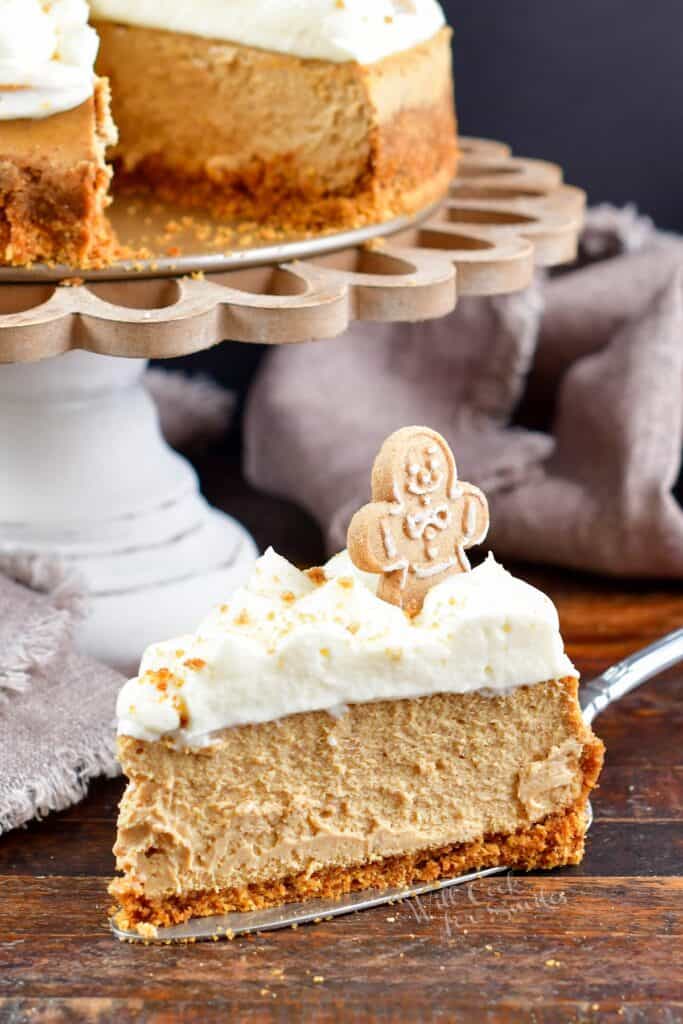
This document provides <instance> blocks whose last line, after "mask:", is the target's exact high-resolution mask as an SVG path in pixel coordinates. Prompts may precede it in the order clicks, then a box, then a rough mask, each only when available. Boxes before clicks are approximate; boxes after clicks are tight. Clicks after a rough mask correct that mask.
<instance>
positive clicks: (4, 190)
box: [0, 78, 116, 267]
mask: <svg viewBox="0 0 683 1024" xmlns="http://www.w3.org/2000/svg"><path fill="white" fill-rule="evenodd" d="M1 91H2V89H1V87H0V93H1ZM115 139H116V133H115V130H114V125H113V122H112V120H111V116H110V113H109V89H108V86H107V83H106V81H105V80H103V79H101V78H100V79H97V81H96V82H95V84H94V89H93V94H92V96H90V97H89V98H88V99H86V100H85V101H84V102H83V103H80V104H79V105H78V106H76V107H74V108H72V109H70V110H66V111H61V112H58V113H55V114H52V115H50V116H48V117H40V118H30V117H24V118H16V119H10V120H0V264H2V263H4V264H10V265H17V266H25V265H27V264H31V263H33V262H36V261H41V262H52V263H64V264H68V265H69V266H75V267H85V266H89V265H97V264H99V263H106V262H107V260H108V257H109V253H110V250H111V247H112V242H113V236H112V231H111V227H110V225H109V223H108V220H107V217H106V213H105V211H106V208H107V206H108V205H109V202H110V199H109V183H110V180H111V169H110V168H109V167H108V166H107V164H106V162H105V149H106V147H107V146H108V145H110V144H111V143H113V142H114V141H115Z"/></svg>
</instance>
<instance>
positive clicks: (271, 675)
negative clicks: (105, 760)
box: [117, 549, 577, 745]
mask: <svg viewBox="0 0 683 1024" xmlns="http://www.w3.org/2000/svg"><path fill="white" fill-rule="evenodd" d="M376 587H377V577H374V576H370V575H368V574H367V573H360V572H359V571H358V570H357V569H356V568H355V566H354V565H353V563H352V562H351V560H350V558H349V556H348V554H347V553H346V552H342V554H340V555H337V556H336V557H335V558H333V559H332V560H331V561H330V562H328V564H327V565H326V566H325V568H324V570H322V571H321V570H317V571H316V570H314V571H313V572H312V573H309V574H307V573H302V572H300V571H299V570H298V569H296V568H295V567H294V566H293V565H291V564H290V563H289V562H288V561H286V559H284V558H281V557H280V556H279V555H277V554H276V553H275V552H274V551H273V550H272V549H270V550H268V551H267V552H266V554H265V555H263V557H262V558H260V559H259V560H258V562H257V563H256V566H255V568H254V572H253V575H252V577H251V579H250V581H249V583H248V584H247V586H246V587H243V588H241V589H240V590H238V591H236V592H235V594H233V596H232V598H231V600H230V602H229V603H228V604H224V605H221V606H219V607H218V608H216V609H214V610H213V611H212V612H211V614H210V615H209V616H208V618H207V619H206V620H205V621H204V622H203V623H202V625H201V626H200V627H199V629H198V630H197V632H196V633H194V634H191V635H188V636H182V637H179V638H177V639H175V640H170V641H168V642H166V643H161V644H155V645H154V646H152V647H150V648H149V649H148V650H147V652H146V653H145V655H144V657H143V659H142V664H141V667H140V674H139V676H137V677H136V678H135V679H132V680H130V681H129V682H128V683H126V685H125V686H124V687H123V688H122V690H121V692H120V694H119V697H118V702H117V715H118V719H119V733H120V734H122V735H125V736H133V737H135V738H137V739H144V740H156V739H159V738H160V737H162V736H172V737H174V738H175V739H177V740H178V742H180V743H182V744H188V745H201V744H202V743H206V742H210V739H211V735H212V734H213V733H215V732H217V731H218V730H221V729H224V728H227V727H230V726H236V725H244V724H248V723H257V722H265V721H272V720H275V719H279V718H283V717H285V716H287V715H292V714H295V713H298V712H304V711H316V710H327V711H330V712H332V713H333V714H339V713H343V711H344V707H345V705H348V704H353V703H363V702H367V701H375V700H393V699H400V698H407V697H420V696H426V695H428V694H435V693H468V692H471V691H473V690H479V691H482V692H485V693H490V694H495V693H505V692H509V691H510V690H512V689H514V688H515V687H517V686H522V685H527V684H533V683H539V682H543V681H545V680H548V679H555V678H561V677H563V676H567V675H577V672H576V670H575V669H574V667H573V666H572V664H571V662H570V661H569V659H568V658H567V656H566V655H565V653H564V648H563V644H562V638H561V636H560V630H559V623H558V617H557V611H556V609H555V607H554V605H553V603H552V602H551V601H550V599H549V598H548V597H546V596H545V594H542V593H541V592H540V591H539V590H536V589H535V588H534V587H531V586H529V585H528V584H526V583H524V582H522V581H521V580H519V579H516V578H515V577H514V576H512V575H510V573H508V572H506V571H505V569H503V568H502V566H500V565H499V564H498V563H497V562H496V561H495V560H494V559H493V558H492V557H489V559H488V560H487V561H486V562H484V563H483V564H482V565H481V566H479V567H478V568H476V569H474V570H473V571H472V572H469V573H462V574H460V575H456V576H452V577H450V578H449V579H448V580H446V581H445V582H444V583H441V584H439V585H438V586H436V587H434V588H433V589H432V590H431V591H430V592H429V593H428V595H427V598H426V600H425V603H424V607H423V609H422V611H421V612H420V614H419V615H418V616H416V617H415V618H413V619H409V618H408V617H407V616H406V614H405V613H404V612H403V611H401V609H399V608H397V607H395V606H394V605H391V604H388V603H387V602H385V601H382V600H381V599H380V598H378V597H377V595H376V593H375V590H376Z"/></svg>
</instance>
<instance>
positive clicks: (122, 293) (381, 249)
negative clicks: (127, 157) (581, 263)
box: [0, 139, 585, 363]
mask: <svg viewBox="0 0 683 1024" xmlns="http://www.w3.org/2000/svg"><path fill="white" fill-rule="evenodd" d="M460 149H461V154H462V155H461V161H460V168H459V173H458V177H457V178H456V179H455V180H454V181H453V183H452V185H451V188H450V194H449V196H448V198H446V199H445V200H444V202H443V203H442V204H441V205H440V206H439V207H438V209H437V210H436V211H434V210H432V211H431V212H429V211H428V212H427V213H426V215H425V216H424V217H423V218H422V220H420V217H417V218H416V219H415V221H414V222H413V223H412V226H409V227H408V228H403V229H402V230H399V231H398V233H396V234H392V235H391V237H390V238H377V237H376V238H373V240H372V241H369V242H367V243H366V244H364V245H353V246H352V247H351V248H349V247H348V242H347V243H345V244H346V245H347V247H346V248H345V249H344V248H343V244H344V243H343V242H342V241H341V240H340V241H338V242H336V246H337V247H338V248H339V249H340V250H341V251H338V252H331V250H332V249H333V248H334V247H335V237H334V236H321V237H320V238H317V239H312V240H309V242H307V243H306V244H307V246H308V252H309V253H310V255H309V256H307V258H306V259H297V260H296V261H294V262H288V263H284V264H283V263H281V262H279V260H281V259H282V258H283V254H284V253H286V252H287V246H282V247H281V249H280V256H279V257H276V256H275V255H274V254H273V252H272V251H270V252H269V253H268V252H266V251H265V250H254V251H253V252H248V251H247V252H242V253H239V254H238V255H239V264H240V265H241V266H244V265H247V267H248V269H235V263H234V260H235V254H234V253H227V254H225V256H224V263H225V267H226V269H224V271H223V272H220V273H213V272H212V273H208V272H207V273H205V274H204V275H197V274H195V275H194V276H191V277H188V276H186V277H182V276H179V275H178V273H175V274H174V273H173V272H172V271H171V269H170V268H167V269H163V268H156V270H155V269H154V268H155V267H156V264H154V263H152V264H150V266H149V267H147V268H145V267H142V268H136V269H131V268H125V267H122V268H119V270H118V271H117V270H116V268H112V269H111V270H109V271H108V272H107V273H106V275H105V276H108V277H109V278H112V277H116V276H117V274H118V277H120V278H121V279H119V280H104V279H103V277H102V273H103V272H100V273H99V274H98V273H97V272H95V273H93V274H92V275H91V276H89V275H88V273H87V272H82V277H83V278H85V280H83V281H81V280H80V279H78V280H76V281H74V282H73V286H72V287H59V285H58V284H56V283H55V281H54V280H52V279H51V278H50V277H49V273H50V271H49V268H44V267H43V268H40V267H35V268H33V269H32V270H22V271H20V272H17V271H16V269H13V268H0V363H11V362H30V361H33V360H37V359H46V358H49V357H51V356H56V355H60V354H61V353H63V352H67V351H68V350H69V349H84V350H86V351H90V352H97V353H101V354H103V355H111V356H129V357H138V358H142V359H151V358H155V359H164V358H169V357H172V356H180V355H188V354H189V353H191V352H198V351H201V350H203V349H206V348H209V347H210V346H211V345H215V344H217V343H218V342H220V341H223V340H225V339H231V340H233V341H245V342H262V343H267V344H272V345H279V344H283V343H286V342H296V341H309V340H313V339H323V338H332V337H336V336H337V335H339V334H341V333H343V332H344V331H345V330H346V329H347V327H348V326H349V324H350V323H351V322H352V321H353V320H366V321H384V322H394V321H418V320H428V319H433V318H436V317H441V316H445V315H446V314H447V313H450V312H451V311H452V310H453V309H454V307H455V304H456V301H457V297H458V295H501V294H504V293H510V292H515V291H519V290H520V289H522V288H526V287H527V286H528V285H529V284H530V283H531V280H532V278H533V273H534V268H535V266H556V265H559V264H561V263H566V262H568V261H570V260H572V259H573V258H574V257H575V255H576V251H577V243H578V237H579V232H580V230H581V226H582V224H583V215H584V208H585V194H584V193H583V192H582V191H581V190H580V189H576V188H573V187H571V186H569V185H564V184H563V183H562V171H561V169H560V168H559V167H557V166H556V165H554V164H549V163H546V162H544V161H540V160H526V159H519V158H515V157H512V156H511V155H510V150H509V148H508V147H507V146H505V145H504V144H502V143H497V142H487V141H484V140H478V139H460ZM143 219H144V218H143ZM386 230H387V226H386V225H385V226H382V225H379V226H375V227H374V228H371V229H368V230H367V232H366V235H367V236H368V237H369V236H372V235H373V232H374V233H375V234H378V233H379V232H381V231H385V232H386ZM340 237H341V236H340ZM290 251H294V250H290ZM298 251H299V252H300V255H301V247H300V249H299V250H298ZM202 259H203V262H202ZM206 259H207V258H206V257H204V258H202V257H200V256H199V255H198V256H197V261H198V262H197V265H196V266H195V267H191V266H190V267H189V269H193V270H199V269H200V268H202V267H203V268H204V269H206V267H207V265H208V264H207V262H206ZM185 262H186V263H188V264H190V263H191V260H189V261H188V260H186V261H185ZM274 262H276V263H278V265H277V266H273V263H274ZM250 263H251V264H258V263H262V264H266V263H268V264H269V265H261V266H259V265H256V266H254V265H250ZM211 265H212V266H214V269H216V267H215V265H214V264H213V263H212V264H211ZM218 265H219V266H220V257H218ZM16 273H20V274H21V278H20V279H21V280H22V281H24V282H25V283H16V281H17V280H18V278H17V277H16V276H14V277H13V276H12V275H13V274H16ZM52 273H54V272H52ZM76 273H79V272H76ZM153 274H156V276H152V275H153ZM3 275H4V276H5V280H4V281H2V277H3Z"/></svg>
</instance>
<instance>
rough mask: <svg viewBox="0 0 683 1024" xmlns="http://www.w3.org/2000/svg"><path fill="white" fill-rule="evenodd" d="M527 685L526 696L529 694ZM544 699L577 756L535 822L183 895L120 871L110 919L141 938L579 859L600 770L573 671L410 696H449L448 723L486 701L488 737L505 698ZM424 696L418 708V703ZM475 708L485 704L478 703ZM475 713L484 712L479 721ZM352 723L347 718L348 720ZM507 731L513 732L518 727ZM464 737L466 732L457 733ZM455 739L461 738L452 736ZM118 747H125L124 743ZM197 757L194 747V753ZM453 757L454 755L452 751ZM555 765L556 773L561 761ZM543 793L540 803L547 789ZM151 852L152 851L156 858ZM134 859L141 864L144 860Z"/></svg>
mask: <svg viewBox="0 0 683 1024" xmlns="http://www.w3.org/2000/svg"><path fill="white" fill-rule="evenodd" d="M532 691H535V692H534V693H533V694H532V695H531V696H530V694H531V692H532ZM544 699H545V700H546V701H547V702H548V707H549V708H550V704H551V703H553V701H554V702H555V712H554V713H557V708H558V707H561V711H560V717H561V719H562V723H563V724H562V729H564V730H565V732H566V735H567V737H569V738H570V745H571V742H574V743H575V744H576V745H578V746H580V750H581V753H580V756H579V758H578V761H577V764H576V766H575V770H574V773H573V778H572V781H571V785H572V787H573V789H574V790H575V792H574V795H573V798H572V799H571V800H570V801H569V802H567V800H566V793H567V790H566V788H563V787H560V788H559V789H557V790H556V791H555V797H554V799H555V801H556V803H557V806H556V807H553V808H552V810H551V812H550V813H546V814H544V815H543V816H542V817H540V818H539V820H527V821H525V822H524V823H523V824H521V825H520V826H519V827H517V828H514V829H511V830H507V831H498V832H496V831H490V832H484V833H483V834H481V835H479V836H477V837H475V838H473V839H470V840H469V841H466V842H450V843H449V842H446V843H437V844H434V845H430V846H428V847H425V848H423V849H411V850H408V851H406V852H404V853H396V852H393V853H391V854H390V855H387V856H381V854H376V855H374V856H373V857H372V858H371V859H365V860H364V861H361V862H358V861H357V860H356V862H353V863H349V864H334V865H327V866H324V867H322V868H321V869H318V870H303V871H296V872H294V873H290V874H282V875H281V876H279V877H277V876H275V875H274V877H272V878H264V879H258V880H256V881H251V882H249V883H248V884H245V885H231V886H223V887H221V886H214V887H210V886H204V887H202V888H196V889H193V890H190V891H180V892H166V893H158V894H154V895H150V893H149V892H146V890H145V885H144V883H143V882H142V881H141V880H140V878H139V877H136V875H135V871H134V870H133V871H129V872H127V873H126V874H125V875H124V877H119V878H116V879H115V880H114V881H113V882H112V884H111V886H110V894H111V895H112V896H113V897H114V898H115V900H116V903H117V905H116V906H115V907H113V908H112V915H113V918H114V920H115V922H116V924H117V926H118V927H119V928H121V929H123V930H126V931H134V930H137V931H138V932H140V934H149V929H150V928H152V929H155V928H157V927H166V926H170V925H175V924H180V923H182V922H184V921H187V920H189V919H190V918H193V917H204V916H212V915H220V914H225V913H229V912H232V911H252V910H258V909H264V908H267V907H273V906H278V905H281V904H283V903H289V902H302V901H306V900H309V899H339V898H341V897H342V896H344V895H345V894H347V893H349V892H352V891H358V890H362V889H367V888H373V889H374V888H377V889H384V888H388V887H404V886H409V885H411V884H413V883H416V882H434V881H437V880H438V879H441V878H447V877H453V876H457V875H460V874H463V873H464V872H467V871H471V870H479V869H483V868H486V867H495V866H505V867H509V868H514V869H518V870H534V869H538V868H544V869H546V868H554V867H559V866H563V865H568V864H577V863H579V862H580V861H581V859H582V857H583V853H584V839H585V832H586V827H587V815H586V807H587V801H588V797H589V794H590V791H591V789H593V787H594V786H595V785H596V783H597V779H598V776H599V774H600V770H601V767H602V762H603V754H604V746H603V744H602V742H601V741H600V740H599V739H598V738H597V737H596V736H595V735H594V734H593V732H592V730H591V729H590V727H588V726H587V725H585V723H584V722H583V718H582V716H581V711H580V707H579V703H578V681H577V679H576V678H575V677H567V678H565V679H561V680H550V681H548V682H547V683H540V684H533V686H526V687H519V688H518V689H516V690H515V691H514V692H513V694H511V695H507V696H505V697H481V696H480V695H478V694H467V695H456V694H451V695H439V696H437V697H436V698H434V697H430V698H418V699H417V704H421V705H422V706H423V707H424V708H428V707H429V702H432V701H437V702H438V701H442V702H443V700H447V701H449V702H450V708H451V711H452V712H453V714H454V716H455V717H454V722H455V724H456V726H457V723H458V721H460V719H461V718H462V716H463V714H467V711H468V709H470V710H472V708H475V710H476V704H477V702H478V701H490V702H493V703H492V704H491V705H490V707H489V710H490V711H493V714H492V715H491V719H490V723H489V724H488V725H486V724H485V726H484V728H485V729H488V730H489V731H490V732H491V737H492V738H494V737H495V736H496V735H498V736H499V735H500V729H501V728H504V722H505V719H504V717H501V713H503V715H504V712H505V710H506V709H507V710H509V709H510V708H512V706H513V705H512V704H509V703H506V702H509V701H515V700H517V701H518V702H519V703H520V704H522V703H524V702H527V704H528V703H529V701H530V702H531V705H530V706H532V707H536V704H535V703H534V702H535V701H538V700H540V705H539V707H541V708H542V705H543V702H544ZM425 701H426V702H427V703H426V704H424V703H423V702H425ZM558 702H559V704H558ZM414 703H415V701H398V702H397V701H389V702H379V703H375V704H370V705H356V706H355V707H354V708H353V709H352V710H353V712H354V713H355V714H358V713H360V715H361V716H366V713H365V712H364V711H363V710H362V709H364V708H374V709H375V710H374V711H370V712H367V715H368V716H372V715H377V714H381V711H378V710H377V709H378V708H380V709H381V707H382V704H384V706H385V707H386V708H387V709H388V713H389V714H391V713H392V708H391V706H393V708H394V710H396V707H397V706H398V705H404V706H405V705H410V704H414ZM437 706H439V705H437ZM440 706H443V705H440ZM480 708H485V705H480ZM359 709H360V711H359ZM534 713H535V714H537V715H539V716H542V710H540V711H539V710H538V709H536V711H535V712H534ZM309 715H314V716H315V715H318V716H319V715H320V713H319V712H314V713H304V714H303V715H300V716H294V718H299V719H301V718H307V717H308V716H309ZM485 718H486V714H485V712H484V721H485ZM358 721H359V719H358V718H357V719H356V724H358ZM539 721H540V717H539ZM245 728H247V729H262V728H263V727H262V726H252V727H242V726H240V727H237V730H238V732H239V730H242V729H245ZM295 728H296V727H295ZM515 728H518V725H516V726H515ZM464 735H465V736H466V735H467V732H466V730H465V733H464ZM472 736H473V741H474V742H475V743H477V742H480V739H481V737H477V736H476V734H475V733H474V732H473V733H472ZM460 739H461V740H462V736H461V737H460ZM303 742H304V740H303V737H302V743H303ZM387 742H388V751H389V754H388V756H390V755H391V739H389V740H388V741H387ZM127 744H130V745H131V746H130V747H127ZM151 746H154V744H152V745H151ZM133 747H135V749H136V750H137V751H138V752H140V751H141V750H142V751H144V750H146V749H147V748H146V746H145V744H144V743H140V742H139V741H135V740H132V739H131V740H129V739H127V738H125V737H124V738H123V740H122V742H121V741H120V746H119V751H120V756H121V755H122V757H121V759H122V762H123V766H124V771H126V772H127V769H129V768H130V766H131V765H130V763H129V760H130V761H132V760H133V758H130V759H129V756H127V752H128V754H130V752H131V750H132V749H133ZM461 751H462V747H461ZM425 752H426V753H428V750H427V749H426V750H425ZM394 753H396V750H395V751H394ZM188 755H189V756H190V757H191V756H193V752H192V751H191V750H184V751H170V750H169V751H167V752H166V753H164V754H163V757H167V756H168V757H171V758H180V759H181V760H182V758H183V757H186V756H188ZM199 756H203V757H205V756H207V755H206V752H204V753H199ZM548 756H550V755H548ZM143 757H144V754H143ZM453 757H454V758H455V757H456V755H455V753H454V754H453ZM536 763H537V764H538V763H540V764H541V768H540V771H541V772H543V771H545V770H546V769H545V768H543V764H542V762H536ZM457 765H458V762H457V760H454V761H453V765H452V766H451V767H450V768H448V766H446V772H447V773H448V772H449V771H450V772H451V773H452V772H455V775H454V776H453V778H457V772H458V767H457ZM535 770H536V769H535V768H534V766H533V765H532V766H531V768H530V769H529V772H530V775H529V778H531V779H533V777H534V771H535ZM559 770H560V772H562V765H561V764H560V766H559ZM181 771H182V768H181ZM524 771H525V772H526V771H527V769H526V768H525V769H524ZM155 778H156V777H155ZM482 781H483V780H482ZM508 783H510V784H511V780H508ZM565 783H566V779H565ZM515 787H516V789H515V795H514V797H511V796H508V799H509V800H510V801H511V803H515V802H516V803H517V804H519V802H520V799H521V790H520V788H519V784H518V783H515ZM561 794H565V796H564V797H563V798H562V799H564V802H562V799H561ZM524 799H526V797H525V798H524ZM544 799H545V798H544ZM547 799H550V796H549V795H548V797H547ZM125 802H126V797H125V796H124V803H123V804H122V807H123V806H124V804H125ZM538 806H541V805H538ZM547 806H551V805H550V804H548V805H547ZM515 814H516V815H517V816H518V817H519V816H520V815H521V818H524V817H525V816H526V817H528V815H527V814H526V812H525V811H524V810H521V811H520V809H519V806H518V807H517V810H515V811H514V812H513V815H512V816H513V817H514V816H515ZM121 821H122V819H121V820H120V829H119V840H118V842H117V851H116V852H117V853H118V854H119V866H120V865H121V863H122V861H125V859H126V850H125V840H123V841H122V838H121V837H122V830H121ZM156 852H157V851H156V850H155V851H154V853H155V854H156ZM144 856H145V855H143V861H142V863H144ZM181 889H182V887H181Z"/></svg>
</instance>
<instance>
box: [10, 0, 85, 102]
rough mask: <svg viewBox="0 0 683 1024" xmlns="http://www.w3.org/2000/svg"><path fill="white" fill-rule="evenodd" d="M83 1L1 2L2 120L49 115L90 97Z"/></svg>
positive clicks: (33, 0) (15, 0) (14, 0)
mask: <svg viewBox="0 0 683 1024" xmlns="http://www.w3.org/2000/svg"><path fill="white" fill-rule="evenodd" d="M88 15H89V10H88V4H87V2H86V0H0V120H4V121H7V120H14V119H15V118H23V117H27V118H41V117H49V116H50V114H57V113H60V112H61V111H64V110H71V109H72V108H73V107H78V106H80V104H81V103H84V102H85V101H86V100H87V99H88V97H89V96H92V93H93V87H94V82H95V76H94V72H93V67H94V64H95V57H96V56H97V48H98V39H97V33H96V32H95V30H94V29H92V28H90V26H89V25H88Z"/></svg>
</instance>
